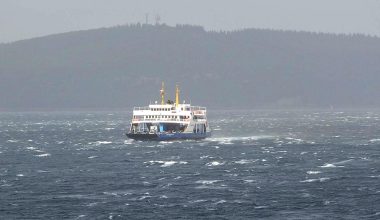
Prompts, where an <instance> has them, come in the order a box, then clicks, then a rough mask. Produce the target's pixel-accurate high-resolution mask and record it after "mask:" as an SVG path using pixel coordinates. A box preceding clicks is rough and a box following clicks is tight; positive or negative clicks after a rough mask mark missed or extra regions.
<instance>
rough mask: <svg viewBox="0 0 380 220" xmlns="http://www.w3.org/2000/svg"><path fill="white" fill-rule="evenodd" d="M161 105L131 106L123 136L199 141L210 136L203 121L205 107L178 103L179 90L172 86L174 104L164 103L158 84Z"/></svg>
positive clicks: (139, 138) (205, 119)
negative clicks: (125, 131) (131, 110)
mask: <svg viewBox="0 0 380 220" xmlns="http://www.w3.org/2000/svg"><path fill="white" fill-rule="evenodd" d="M160 93H161V104H157V102H156V103H155V104H150V105H149V106H146V107H134V109H133V115H132V122H131V123H130V129H129V131H128V133H127V134H126V135H127V137H129V138H131V139H135V140H157V141H164V140H173V139H203V138H206V137H209V136H211V129H210V126H209V124H208V122H207V109H206V107H200V106H191V104H186V103H183V104H180V103H179V88H178V86H176V99H175V102H173V101H170V100H168V101H167V102H165V88H164V83H162V88H161V90H160Z"/></svg>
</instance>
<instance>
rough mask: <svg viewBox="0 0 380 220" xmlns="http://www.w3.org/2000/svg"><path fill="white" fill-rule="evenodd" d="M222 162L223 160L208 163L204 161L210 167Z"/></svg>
mask: <svg viewBox="0 0 380 220" xmlns="http://www.w3.org/2000/svg"><path fill="white" fill-rule="evenodd" d="M223 164H224V162H219V161H211V162H209V163H206V166H209V167H211V166H220V165H223Z"/></svg>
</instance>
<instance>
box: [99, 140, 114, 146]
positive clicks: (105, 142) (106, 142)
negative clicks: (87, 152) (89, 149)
mask: <svg viewBox="0 0 380 220" xmlns="http://www.w3.org/2000/svg"><path fill="white" fill-rule="evenodd" d="M102 144H112V141H97V142H95V145H96V146H99V145H102Z"/></svg>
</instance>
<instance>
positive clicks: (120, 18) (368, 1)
mask: <svg viewBox="0 0 380 220" xmlns="http://www.w3.org/2000/svg"><path fill="white" fill-rule="evenodd" d="M146 13H148V14H149V21H150V23H153V22H154V17H155V15H156V14H159V15H160V17H161V22H163V23H166V24H169V25H175V24H197V25H202V26H204V27H205V28H206V29H209V30H210V29H213V30H219V29H225V30H231V29H240V28H272V29H289V30H306V31H316V32H335V33H365V34H371V35H378V36H380V0H235V1H232V0H207V1H206V0H135V1H131V0H0V42H10V41H15V40H20V39H26V38H31V37H36V36H43V35H48V34H53V33H61V32H67V31H73V30H83V29H92V28H98V27H108V26H115V25H122V24H126V23H136V22H145V14H146Z"/></svg>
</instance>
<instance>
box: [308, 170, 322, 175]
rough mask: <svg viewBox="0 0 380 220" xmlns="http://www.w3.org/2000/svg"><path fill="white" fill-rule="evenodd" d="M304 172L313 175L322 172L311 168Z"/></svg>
mask: <svg viewBox="0 0 380 220" xmlns="http://www.w3.org/2000/svg"><path fill="white" fill-rule="evenodd" d="M306 173H307V174H309V175H314V174H319V173H322V172H321V171H312V170H310V171H307V172H306Z"/></svg>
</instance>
